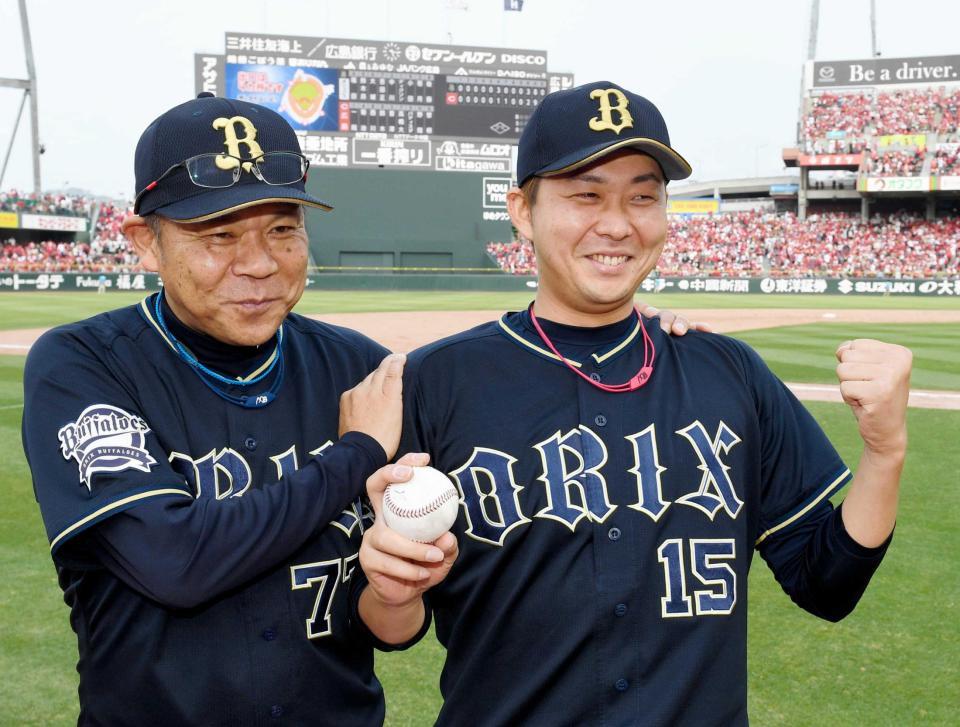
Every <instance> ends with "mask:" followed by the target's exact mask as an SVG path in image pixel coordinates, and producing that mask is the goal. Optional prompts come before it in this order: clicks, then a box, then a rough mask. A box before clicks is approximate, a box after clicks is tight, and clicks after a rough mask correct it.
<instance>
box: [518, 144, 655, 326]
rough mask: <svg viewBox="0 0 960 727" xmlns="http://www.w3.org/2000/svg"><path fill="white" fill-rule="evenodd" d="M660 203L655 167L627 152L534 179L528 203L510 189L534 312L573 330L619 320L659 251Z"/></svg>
mask: <svg viewBox="0 0 960 727" xmlns="http://www.w3.org/2000/svg"><path fill="white" fill-rule="evenodd" d="M666 198H667V195H666V187H665V184H664V179H663V173H662V172H661V170H660V166H659V165H658V164H657V163H656V161H654V160H653V159H652V158H651V157H649V156H647V155H645V154H642V153H640V152H637V151H633V150H625V151H621V152H617V153H614V154H611V155H610V156H608V157H604V158H603V159H602V160H601V161H599V162H597V163H596V164H592V165H590V166H587V167H584V168H582V169H578V170H575V171H573V172H571V173H570V174H566V175H562V176H557V177H543V178H541V179H540V180H539V186H538V189H537V195H536V203H535V204H534V205H531V204H530V203H529V200H527V199H526V197H525V195H524V194H523V192H521V191H520V190H518V189H514V190H512V191H511V192H510V195H509V197H508V203H509V208H510V216H511V219H512V220H513V223H514V225H515V226H516V228H517V229H518V230H519V231H520V233H521V234H522V235H523V236H524V237H526V238H527V239H529V240H532V241H533V245H534V248H535V250H536V254H537V267H538V268H539V274H540V280H539V284H538V288H537V298H536V302H535V306H534V309H535V311H536V313H537V315H539V316H542V317H544V318H549V319H550V320H554V321H557V322H561V323H567V324H570V325H578V326H599V325H604V324H605V323H612V322H615V321H617V320H620V319H622V318H624V317H626V316H627V315H628V314H629V312H630V309H631V307H632V306H633V296H634V293H635V292H636V290H637V286H639V284H640V282H641V281H642V280H643V279H644V278H645V277H646V276H647V275H648V274H649V273H650V271H651V270H653V268H654V267H655V266H656V264H657V260H658V259H659V258H660V252H661V251H662V250H663V245H664V242H665V240H666V236H667V212H666Z"/></svg>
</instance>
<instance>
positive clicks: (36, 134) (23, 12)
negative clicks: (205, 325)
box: [19, 0, 41, 195]
mask: <svg viewBox="0 0 960 727" xmlns="http://www.w3.org/2000/svg"><path fill="white" fill-rule="evenodd" d="M19 2H20V28H21V30H23V53H24V56H25V59H26V62H27V80H28V81H29V82H30V90H29V91H28V93H29V94H30V131H31V137H32V142H33V144H32V152H33V153H32V154H31V156H32V157H33V191H34V192H35V193H36V194H38V195H39V194H40V192H41V183H40V120H39V118H38V114H37V72H36V69H35V68H34V65H33V43H31V42H30V21H29V20H28V19H27V1H26V0H19Z"/></svg>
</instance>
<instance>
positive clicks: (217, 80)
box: [193, 53, 223, 96]
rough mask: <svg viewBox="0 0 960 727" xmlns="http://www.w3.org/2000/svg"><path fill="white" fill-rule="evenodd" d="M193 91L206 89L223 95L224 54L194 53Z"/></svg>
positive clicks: (200, 91) (198, 91)
mask: <svg viewBox="0 0 960 727" xmlns="http://www.w3.org/2000/svg"><path fill="white" fill-rule="evenodd" d="M193 86H194V88H193V92H194V94H199V93H203V92H204V91H206V92H209V93H212V94H213V95H214V96H223V56H222V55H220V56H218V55H213V54H210V53H194V54H193Z"/></svg>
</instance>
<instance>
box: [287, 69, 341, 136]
mask: <svg viewBox="0 0 960 727" xmlns="http://www.w3.org/2000/svg"><path fill="white" fill-rule="evenodd" d="M332 93H333V84H329V83H327V84H325V83H323V82H321V81H320V79H319V78H317V77H316V76H313V75H311V74H309V73H305V72H304V71H303V70H302V69H299V68H298V69H297V72H296V74H294V76H293V78H292V79H291V80H290V83H289V84H288V85H287V89H286V91H284V92H283V97H282V99H281V101H280V111H285V112H286V113H287V114H289V115H290V117H291V118H292V119H293V120H294V121H296V122H298V123H300V124H303V125H304V126H309V125H310V124H312V123H313V122H314V121H316V120H317V119H319V118H320V117H321V116H323V115H324V111H323V105H324V104H325V103H326V101H327V99H328V98H329V97H330V95H331V94H332Z"/></svg>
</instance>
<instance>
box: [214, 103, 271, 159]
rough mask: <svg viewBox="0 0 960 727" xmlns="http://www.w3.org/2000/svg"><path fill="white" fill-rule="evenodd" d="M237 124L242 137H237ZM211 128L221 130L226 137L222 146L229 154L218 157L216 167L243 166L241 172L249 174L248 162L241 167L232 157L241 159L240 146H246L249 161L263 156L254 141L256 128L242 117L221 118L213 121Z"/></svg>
mask: <svg viewBox="0 0 960 727" xmlns="http://www.w3.org/2000/svg"><path fill="white" fill-rule="evenodd" d="M237 124H239V125H240V127H241V128H242V130H243V136H237ZM213 128H214V129H217V130H219V129H223V135H224V137H226V140H225V141H224V142H223V145H224V146H225V147H227V154H230V156H226V154H224V155H222V156H218V157H217V159H216V165H217V166H218V167H219V168H220V169H235V168H237V167H238V166H243V170H244V171H245V172H249V171H250V168H251V166H252V165H251V164H250V162H243V164H242V165H241V164H240V162H239V161H237V159H234V158H233V157H241V154H240V145H241V144H245V145H246V147H247V152H248V153H249V154H250V158H251V159H256V158H257V157H258V156H260V155H262V154H263V150H262V149H261V148H260V145H259V144H258V143H257V142H256V141H255V140H256V138H257V127H255V126H254V125H253V124H252V123H251V122H250V119H247V118H245V117H243V116H233V117H232V118H229V119H228V118H225V117H223V116H221V117H220V118H219V119H214V120H213Z"/></svg>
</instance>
